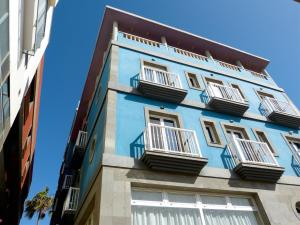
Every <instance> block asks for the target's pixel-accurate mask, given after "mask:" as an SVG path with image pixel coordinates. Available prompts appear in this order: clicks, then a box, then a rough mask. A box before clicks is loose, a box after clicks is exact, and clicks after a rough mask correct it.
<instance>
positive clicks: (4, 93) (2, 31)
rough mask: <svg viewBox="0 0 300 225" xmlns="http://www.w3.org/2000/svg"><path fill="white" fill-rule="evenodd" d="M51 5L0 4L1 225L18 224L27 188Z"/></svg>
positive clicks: (38, 0)
mask: <svg viewBox="0 0 300 225" xmlns="http://www.w3.org/2000/svg"><path fill="white" fill-rule="evenodd" d="M56 4H57V2H56V1H50V0H49V1H47V0H30V1H24V0H19V1H14V0H11V1H9V0H3V1H1V3H0V224H9V225H12V224H18V223H19V220H20V218H21V216H22V212H23V204H24V200H25V199H26V197H27V195H28V191H29V187H30V183H31V177H32V170H33V161H34V150H35V143H36V132H37V125H38V112H39V104H40V93H41V85H42V74H43V65H44V53H45V50H46V47H47V45H48V42H49V36H50V28H51V22H52V15H53V9H54V7H55V5H56Z"/></svg>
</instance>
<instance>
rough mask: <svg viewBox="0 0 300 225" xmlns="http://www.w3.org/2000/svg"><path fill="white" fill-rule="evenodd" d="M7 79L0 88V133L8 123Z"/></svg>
mask: <svg viewBox="0 0 300 225" xmlns="http://www.w3.org/2000/svg"><path fill="white" fill-rule="evenodd" d="M8 80H9V78H8V79H6V81H5V82H4V83H3V85H2V87H0V131H3V130H4V129H5V127H6V124H7V122H8V121H9V107H10V105H9V104H10V103H9V85H8Z"/></svg>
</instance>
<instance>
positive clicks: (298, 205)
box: [295, 202, 300, 214]
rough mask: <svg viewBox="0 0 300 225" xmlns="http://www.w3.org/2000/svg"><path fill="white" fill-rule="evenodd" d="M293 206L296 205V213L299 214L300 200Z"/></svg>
mask: <svg viewBox="0 0 300 225" xmlns="http://www.w3.org/2000/svg"><path fill="white" fill-rule="evenodd" d="M295 207H296V211H297V213H298V214H300V202H296V205H295Z"/></svg>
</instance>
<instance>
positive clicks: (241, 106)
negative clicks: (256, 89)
mask: <svg viewBox="0 0 300 225" xmlns="http://www.w3.org/2000/svg"><path fill="white" fill-rule="evenodd" d="M208 105H209V106H210V107H211V108H213V109H215V110H217V111H219V112H223V113H227V114H231V115H236V116H242V115H243V114H244V113H245V112H246V111H247V110H248V108H249V104H248V103H241V102H236V101H230V100H227V99H223V98H217V97H212V98H211V99H210V101H209V102H208Z"/></svg>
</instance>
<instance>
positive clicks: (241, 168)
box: [234, 162, 284, 183]
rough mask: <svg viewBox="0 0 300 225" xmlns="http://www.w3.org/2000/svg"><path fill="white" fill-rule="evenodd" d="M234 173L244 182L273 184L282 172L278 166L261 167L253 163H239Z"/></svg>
mask: <svg viewBox="0 0 300 225" xmlns="http://www.w3.org/2000/svg"><path fill="white" fill-rule="evenodd" d="M234 171H235V172H236V173H237V174H238V175H239V176H240V177H241V178H242V179H245V180H253V181H264V182H270V183H275V182H276V181H278V180H279V178H280V177H281V175H282V174H283V172H284V168H283V167H280V166H275V165H274V166H272V165H262V164H254V163H248V162H247V163H245V162H243V163H239V164H238V165H237V166H236V167H235V168H234Z"/></svg>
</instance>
